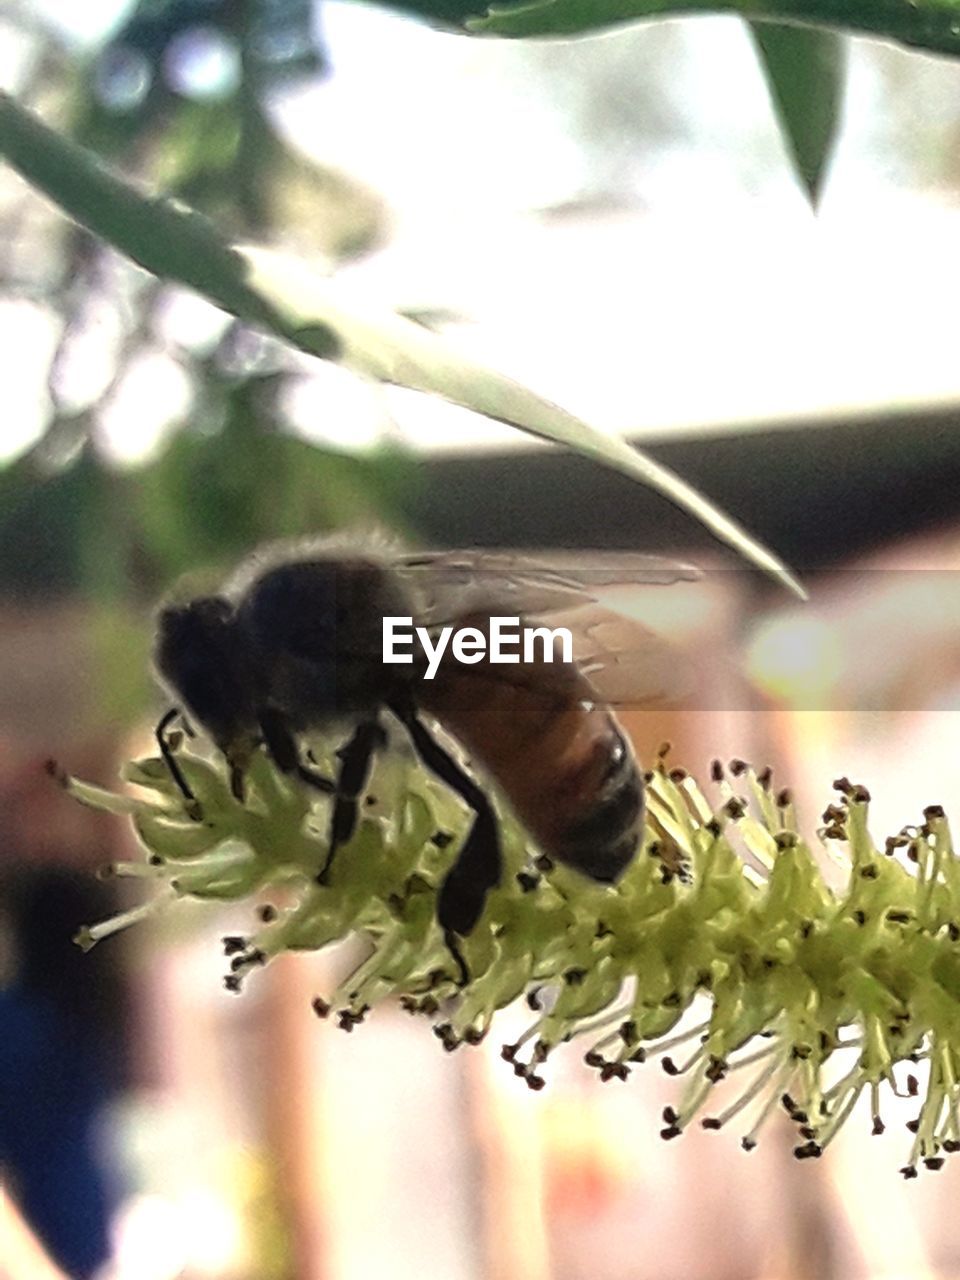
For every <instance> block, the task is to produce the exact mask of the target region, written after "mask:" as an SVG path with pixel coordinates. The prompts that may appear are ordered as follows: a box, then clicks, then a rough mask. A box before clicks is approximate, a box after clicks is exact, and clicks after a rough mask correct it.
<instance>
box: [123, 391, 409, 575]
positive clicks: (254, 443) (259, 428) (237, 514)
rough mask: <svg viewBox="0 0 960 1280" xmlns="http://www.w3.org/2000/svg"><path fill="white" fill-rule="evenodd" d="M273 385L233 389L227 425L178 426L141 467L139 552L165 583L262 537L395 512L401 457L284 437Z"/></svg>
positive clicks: (226, 559) (229, 559) (222, 562)
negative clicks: (274, 409)
mask: <svg viewBox="0 0 960 1280" xmlns="http://www.w3.org/2000/svg"><path fill="white" fill-rule="evenodd" d="M271 383H272V379H251V380H248V381H246V382H242V383H237V384H235V385H234V386H232V387H230V388H229V390H228V392H227V405H226V422H225V424H224V426H223V428H222V429H220V430H218V431H216V432H213V433H209V432H207V433H202V432H198V431H193V430H185V431H181V432H179V433H178V434H177V435H176V436H174V437H173V439H172V440H171V442H170V444H169V445H168V447H167V449H166V450H165V451H164V453H163V454H161V456H160V457H159V458H158V459H156V461H155V462H153V463H152V464H151V465H150V466H149V467H146V468H144V469H143V470H142V471H141V472H139V473H138V474H137V477H136V495H135V497H134V500H133V505H134V509H135V511H136V515H137V521H138V528H139V531H140V538H141V549H142V553H143V555H144V557H145V558H146V561H147V564H148V568H149V575H150V577H151V578H152V579H153V580H154V582H155V583H156V585H157V586H158V587H163V586H165V585H168V584H169V583H170V582H171V581H173V580H174V579H175V578H178V577H180V576H181V575H182V574H183V573H185V572H187V571H189V570H191V569H195V568H196V566H198V565H204V566H218V565H219V566H227V565H231V564H233V563H235V562H236V559H237V557H238V556H239V555H242V554H244V553H246V552H247V551H249V550H250V547H251V546H254V545H256V544H257V543H261V542H268V541H271V540H272V539H275V538H285V537H295V536H302V535H304V534H308V533H319V532H322V531H324V530H328V529H334V528H338V527H340V526H342V525H345V524H354V525H356V524H367V525H371V524H373V523H375V522H383V521H384V520H385V519H389V513H390V510H391V507H392V506H393V505H394V502H393V496H392V493H391V483H392V478H393V477H394V476H395V474H396V472H397V471H399V470H400V469H401V468H402V466H403V462H402V460H401V459H400V458H399V457H390V456H388V455H373V456H366V457H356V456H354V455H352V454H342V453H337V452H335V451H333V450H327V449H321V448H317V447H315V446H314V445H311V444H308V443H307V442H306V441H304V440H299V439H297V438H296V437H294V436H291V435H288V434H285V433H284V432H282V431H281V430H279V429H277V428H276V427H275V426H274V424H273V422H272V417H271V408H270V405H269V403H268V393H269V391H270V386H271Z"/></svg>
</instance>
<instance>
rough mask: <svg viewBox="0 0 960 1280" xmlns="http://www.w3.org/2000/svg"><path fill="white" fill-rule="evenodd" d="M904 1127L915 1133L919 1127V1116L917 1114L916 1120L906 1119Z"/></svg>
mask: <svg viewBox="0 0 960 1280" xmlns="http://www.w3.org/2000/svg"><path fill="white" fill-rule="evenodd" d="M906 1127H907V1128H908V1129H909V1130H910V1132H911V1133H916V1132H917V1131H918V1130H919V1128H920V1117H919V1116H918V1117H917V1119H916V1120H908V1121H907V1126H906Z"/></svg>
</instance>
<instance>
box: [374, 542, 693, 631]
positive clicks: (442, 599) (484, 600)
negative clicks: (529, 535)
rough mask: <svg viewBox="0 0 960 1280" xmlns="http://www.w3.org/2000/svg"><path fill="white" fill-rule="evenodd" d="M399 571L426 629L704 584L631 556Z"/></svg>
mask: <svg viewBox="0 0 960 1280" xmlns="http://www.w3.org/2000/svg"><path fill="white" fill-rule="evenodd" d="M394 568H395V570H396V571H397V572H398V573H399V574H400V575H401V576H402V577H403V578H404V579H405V580H406V581H407V583H408V585H409V586H410V588H411V589H412V591H413V592H414V593H415V598H416V599H417V602H418V620H419V622H420V625H421V626H425V627H442V626H448V625H450V624H453V623H456V622H457V621H459V620H460V619H462V618H463V617H464V615H466V614H470V613H475V612H476V613H483V612H491V611H492V612H497V613H501V614H507V615H510V616H512V615H514V614H516V615H520V616H522V617H537V618H540V617H545V616H547V615H550V614H553V613H556V612H558V611H560V610H569V609H573V608H576V607H577V606H579V605H585V604H588V603H590V602H592V601H596V600H597V598H598V596H599V595H600V594H601V593H602V594H606V593H607V592H608V591H609V590H610V589H613V588H618V587H637V586H668V585H670V584H672V583H675V582H684V581H686V582H690V581H695V580H696V579H697V578H699V577H700V571H699V570H698V569H696V568H695V567H694V566H693V565H689V564H683V563H681V562H679V561H675V560H669V559H667V558H665V557H661V556H654V555H646V554H642V553H635V552H629V551H625V552H621V551H609V552H608V551H590V552H586V553H576V552H572V551H571V552H568V551H558V552H543V553H538V554H537V555H535V556H531V555H529V554H525V553H522V552H514V551H486V550H476V551H427V552H419V553H416V554H413V555H406V556H401V557H398V558H397V560H396V561H395V563H394Z"/></svg>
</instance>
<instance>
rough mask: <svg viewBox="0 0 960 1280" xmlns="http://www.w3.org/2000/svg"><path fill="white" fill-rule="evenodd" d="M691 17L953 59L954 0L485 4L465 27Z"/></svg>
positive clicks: (514, 29) (559, 26) (551, 31)
mask: <svg viewBox="0 0 960 1280" xmlns="http://www.w3.org/2000/svg"><path fill="white" fill-rule="evenodd" d="M696 13H738V14H740V16H741V17H743V18H748V19H749V20H750V21H751V22H780V23H787V24H794V25H802V26H824V27H836V28H837V29H838V30H841V31H851V32H856V33H859V34H861V35H872V36H879V37H880V38H881V39H885V40H895V41H897V42H898V43H899V44H906V45H915V46H916V47H918V48H921V49H930V50H933V51H935V52H937V53H949V54H952V55H953V56H954V57H957V56H958V55H960V0H529V2H527V3H523V2H521V3H519V4H493V5H491V6H490V7H489V9H488V11H487V14H486V15H485V16H483V17H477V18H473V19H467V23H466V25H467V26H468V27H469V29H470V30H471V31H476V32H478V33H483V34H484V35H500V36H550V35H582V34H583V33H584V32H588V31H599V30H602V29H603V28H604V27H612V26H617V25H619V24H621V23H624V22H636V21H638V20H641V19H645V18H666V17H675V16H677V15H682V14H696Z"/></svg>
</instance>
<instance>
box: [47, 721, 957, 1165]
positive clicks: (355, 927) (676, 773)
mask: <svg viewBox="0 0 960 1280" xmlns="http://www.w3.org/2000/svg"><path fill="white" fill-rule="evenodd" d="M315 751H316V754H317V756H318V758H321V757H322V755H323V752H322V750H320V749H318V748H317V749H315ZM665 756H666V752H665V751H664V752H663V753H662V754H661V756H660V757H659V758H658V762H657V767H656V768H655V769H654V770H653V771H652V772H651V773H649V774H648V775H647V810H648V816H647V828H646V839H645V843H644V848H643V851H642V854H641V855H640V856H638V857H637V858H636V860H635V861H634V863H633V864H632V865H631V867H630V868H629V870H628V872H627V874H626V875H625V876H624V877H623V879H622V880H621V882H620V883H619V884H618V885H616V886H614V887H611V886H603V885H597V884H594V883H593V882H591V881H589V880H587V879H586V878H584V877H583V876H582V875H580V874H578V873H577V872H575V871H573V870H570V869H567V868H563V867H554V866H551V865H550V864H549V862H548V861H547V860H546V859H543V858H539V859H538V858H537V857H536V852H535V851H534V850H532V849H531V848H530V847H529V846H528V845H527V843H526V841H525V839H524V837H523V834H522V833H521V832H520V831H519V830H518V828H517V827H516V824H514V823H512V822H511V821H510V820H509V819H505V821H504V832H503V839H504V861H505V868H506V870H505V874H504V879H503V883H502V884H501V885H500V887H499V888H498V889H496V890H495V891H494V892H492V893H491V894H490V897H489V899H488V902H487V906H486V910H485V912H484V915H483V917H482V919H481V921H480V923H479V924H478V926H477V928H476V929H475V930H474V932H473V933H472V934H471V935H470V936H469V937H468V938H466V939H464V941H463V953H464V957H465V959H466V962H467V966H468V969H469V973H470V981H469V983H468V984H467V985H466V986H465V987H460V986H458V984H457V967H456V965H455V963H454V962H453V960H452V957H451V955H450V953H449V951H448V950H447V948H446V946H445V944H444V940H443V937H442V935H441V931H440V929H439V927H438V926H437V923H436V895H437V890H438V887H439V885H440V884H441V882H442V880H443V877H444V875H445V873H446V870H447V868H448V867H449V866H450V864H451V862H452V860H453V858H454V857H455V855H456V852H457V847H458V843H459V841H460V839H461V838H462V836H463V834H464V828H465V826H466V821H467V815H466V813H465V812H464V811H462V810H461V809H460V807H459V804H458V802H457V801H456V800H455V798H453V797H452V796H451V795H450V794H449V793H448V792H446V791H445V790H444V789H443V788H442V787H441V786H440V785H439V784H436V783H434V782H433V781H432V780H430V779H429V778H427V777H425V776H424V775H423V774H422V773H421V772H420V771H419V770H418V769H417V768H416V767H415V766H413V765H412V764H410V763H408V762H404V761H403V759H402V758H401V759H399V760H398V759H396V758H394V759H389V758H388V759H387V760H385V761H384V762H383V763H382V764H381V765H380V766H378V770H377V772H376V773H375V775H374V780H373V785H372V788H371V794H370V795H369V796H368V797H367V804H366V807H365V811H364V815H363V818H362V820H361V822H360V824H359V828H358V831H357V833H356V836H355V837H354V839H353V841H352V842H351V844H350V845H349V847H347V848H346V849H344V850H343V851H342V852H341V853H340V854H338V858H337V861H336V863H335V864H334V869H333V874H332V877H331V880H330V883H328V884H325V885H320V884H318V883H317V879H316V875H317V870H318V868H320V867H322V866H323V864H324V861H325V857H326V831H327V823H328V820H329V814H328V808H327V805H328V804H329V801H328V799H327V798H326V797H323V796H320V795H318V794H317V793H316V792H315V791H312V790H309V789H306V788H304V787H302V786H301V785H299V784H297V783H291V782H290V781H289V780H287V779H286V778H284V777H281V776H280V775H279V774H278V773H277V772H276V770H275V769H274V768H273V766H272V765H271V764H270V762H269V761H268V759H267V758H266V756H265V755H263V754H259V755H258V756H257V757H256V758H255V760H254V761H253V764H252V767H251V770H250V774H249V778H248V784H249V785H248V788H247V796H246V799H245V801H244V802H243V803H240V802H239V801H238V800H237V799H236V798H235V797H234V796H233V795H232V794H231V791H230V787H229V783H228V778H227V776H226V773H225V771H224V770H223V769H222V768H221V767H220V766H219V764H217V763H211V762H210V761H209V760H206V759H204V758H202V757H201V756H199V755H197V754H194V753H193V750H190V751H187V750H185V749H183V744H180V749H179V755H178V759H179V763H180V766H181V768H182V770H183V773H184V775H185V777H186V780H187V782H188V783H189V787H190V789H191V790H192V791H193V793H194V795H195V796H196V798H197V804H198V805H199V810H198V809H197V807H196V806H193V805H191V806H189V808H188V807H185V805H184V801H183V798H182V794H181V792H180V791H179V790H178V788H177V786H176V785H175V784H174V782H173V780H172V778H171V776H170V773H169V771H168V769H167V767H166V766H165V765H164V763H163V762H162V761H161V760H159V759H148V760H142V761H138V762H136V763H133V764H130V765H129V766H128V767H127V769H126V770H125V778H126V780H127V781H128V782H132V783H135V784H136V785H137V786H138V787H139V788H141V789H143V790H145V791H146V792H147V793H149V798H147V799H134V798H132V797H130V796H127V795H117V794H114V793H112V792H108V791H104V790H101V789H99V788H96V787H92V786H89V785H87V784H85V783H81V782H78V781H76V780H74V779H71V778H65V777H64V778H62V779H61V780H62V781H63V783H64V785H65V786H66V788H67V789H68V790H69V791H70V793H71V794H72V795H74V796H75V797H76V798H77V799H78V800H81V801H82V802H84V803H85V804H89V805H92V806H94V807H96V808H101V809H106V810H109V811H112V812H115V813H122V814H126V815H127V816H129V818H130V820H131V821H132V822H133V824H134V827H135V829H136V832H137V835H138V837H139V839H140V842H141V844H142V845H143V846H144V848H145V853H146V857H145V860H144V861H143V862H142V863H122V864H117V865H115V866H114V867H113V868H112V870H113V872H114V873H115V874H117V875H124V876H139V877H141V878H145V879H149V880H151V881H154V882H155V886H154V892H153V893H152V895H151V896H150V897H149V898H148V899H147V901H146V902H145V903H144V904H143V905H142V906H140V907H137V908H135V909H134V910H133V911H130V912H127V913H125V914H123V915H120V916H117V917H115V918H113V919H111V920H108V921H106V922H104V923H102V924H98V925H94V926H92V927H90V928H88V929H85V930H83V931H82V933H81V935H80V936H79V938H78V942H79V943H80V944H81V945H82V946H92V945H93V944H94V943H95V942H97V941H99V940H100V939H101V938H103V937H105V936H106V935H107V934H109V933H112V932H114V931H115V930H117V929H119V928H122V927H124V926H125V925H127V924H130V923H132V922H134V921H136V920H140V919H143V918H144V917H145V916H147V915H152V914H154V913H156V912H158V911H161V910H163V909H165V908H168V907H170V906H171V905H173V904H174V903H176V901H177V900H178V899H180V898H185V897H193V898H200V899H230V900H236V899H241V898H250V899H252V900H253V903H254V904H256V920H255V926H254V927H253V928H252V929H251V931H250V933H249V934H247V935H245V936H243V937H231V938H227V939H225V950H226V953H227V957H228V966H229V971H228V973H227V976H226V979H225V981H226V985H227V987H228V988H229V989H230V990H234V991H237V990H239V989H240V987H241V985H242V983H243V981H244V979H245V978H246V976H247V975H248V974H249V973H250V972H251V971H252V970H254V969H256V968H258V967H259V966H261V965H263V964H266V963H268V962H269V961H270V959H271V958H272V957H273V956H275V955H277V954H278V953H280V952H282V951H287V950H316V949H319V948H321V947H325V946H327V945H329V944H331V943H333V942H336V941H338V940H339V939H342V938H345V937H347V936H348V935H351V934H360V935H362V936H364V937H365V938H367V939H368V940H369V943H370V952H369V955H368V957H367V958H366V959H365V960H364V961H363V963H362V964H361V965H360V966H359V967H358V968H357V969H355V970H354V971H353V972H352V973H351V974H349V975H348V976H347V977H346V978H344V980H343V981H342V982H341V983H340V984H339V986H338V987H337V988H336V990H335V991H332V992H326V993H324V994H323V995H322V996H318V997H317V999H316V1000H315V1001H314V1008H315V1010H316V1011H317V1012H318V1013H319V1014H320V1015H322V1016H327V1015H328V1014H335V1015H336V1017H337V1019H338V1020H339V1023H340V1025H341V1026H342V1027H344V1028H345V1029H347V1030H349V1029H351V1028H352V1027H353V1026H354V1025H355V1024H356V1023H358V1022H360V1021H362V1019H363V1018H364V1016H365V1015H366V1013H367V1012H368V1011H369V1010H370V1009H372V1008H373V1007H374V1006H375V1005H377V1004H378V1003H379V1002H380V1001H382V1000H383V999H384V998H386V997H388V996H393V997H398V998H399V1000H400V1002H401V1004H402V1005H403V1007H404V1008H406V1009H407V1010H409V1011H410V1012H411V1013H414V1014H419V1015H423V1016H425V1017H426V1018H428V1019H429V1020H430V1021H431V1022H432V1023H433V1025H434V1030H435V1032H436V1034H437V1035H438V1036H439V1037H440V1039H441V1041H442V1043H443V1045H444V1047H445V1048H447V1049H454V1048H456V1047H457V1046H459V1045H461V1044H464V1043H466V1044H476V1043H478V1042H479V1041H480V1040H482V1039H483V1038H484V1036H485V1035H486V1034H487V1031H488V1030H489V1028H490V1024H491V1021H492V1019H493V1017H494V1014H495V1013H496V1011H497V1010H498V1009H500V1008H502V1007H503V1006H505V1005H507V1004H510V1003H512V1002H513V1001H515V1000H516V999H517V998H518V997H520V996H522V995H526V999H527V1002H528V1004H529V1006H530V1008H531V1010H532V1013H533V1016H532V1020H531V1024H530V1026H529V1028H528V1030H527V1031H526V1032H525V1033H524V1034H523V1035H522V1036H521V1037H520V1039H519V1040H518V1041H517V1042H516V1043H514V1044H510V1045H506V1046H504V1049H503V1056H504V1058H506V1059H507V1061H508V1062H510V1063H511V1064H512V1066H513V1070H514V1071H515V1073H516V1074H517V1075H518V1076H520V1077H522V1078H523V1079H524V1080H525V1081H526V1083H527V1084H528V1085H529V1086H530V1087H531V1088H540V1087H541V1086H542V1085H543V1083H544V1075H543V1066H544V1064H545V1063H546V1061H547V1059H548V1058H549V1056H550V1054H551V1053H552V1052H553V1051H554V1049H556V1048H557V1047H558V1046H560V1045H562V1044H565V1043H566V1042H568V1041H571V1040H574V1039H578V1040H581V1041H583V1042H584V1043H585V1044H586V1045H587V1046H588V1047H587V1049H586V1052H585V1060H586V1062H587V1063H588V1064H589V1065H591V1066H593V1067H595V1068H596V1069H597V1071H598V1073H599V1075H600V1078H601V1080H612V1079H620V1080H623V1079H626V1077H627V1076H628V1075H629V1074H630V1073H631V1071H632V1070H633V1069H634V1067H636V1066H637V1065H639V1064H640V1063H643V1062H645V1061H649V1060H650V1059H653V1058H656V1059H658V1060H659V1061H660V1063H661V1065H662V1067H663V1068H664V1069H665V1070H666V1071H667V1072H668V1073H669V1074H671V1075H677V1076H683V1077H684V1078H685V1082H686V1083H685V1088H684V1090H683V1092H682V1095H681V1097H680V1098H679V1100H678V1102H677V1103H676V1105H675V1106H674V1107H668V1108H667V1109H666V1111H665V1113H664V1121H665V1127H664V1128H663V1130H662V1135H663V1137H664V1138H672V1137H675V1136H677V1135H678V1134H680V1133H681V1132H682V1131H683V1130H684V1129H685V1128H687V1127H688V1126H689V1125H690V1124H691V1123H694V1122H695V1121H699V1123H700V1124H701V1125H702V1126H703V1127H704V1128H708V1129H719V1128H721V1127H723V1126H724V1125H726V1124H727V1123H728V1122H730V1121H732V1120H734V1119H735V1118H736V1119H737V1120H738V1122H740V1123H742V1125H743V1128H744V1129H745V1132H744V1134H743V1137H742V1145H743V1146H744V1147H745V1148H746V1149H750V1148H752V1147H753V1146H755V1145H756V1142H757V1138H758V1135H759V1132H760V1129H761V1128H762V1126H763V1124H764V1121H765V1120H766V1119H767V1117H768V1116H769V1115H770V1114H771V1112H772V1111H773V1110H774V1109H775V1108H777V1107H783V1108H784V1109H785V1110H786V1112H787V1114H788V1115H789V1116H790V1118H791V1119H792V1120H793V1121H794V1122H795V1123H796V1125H797V1129H798V1135H799V1140H798V1144H797V1146H796V1148H795V1154H796V1156H797V1157H798V1158H801V1159H803V1158H806V1157H814V1156H819V1155H820V1154H821V1153H822V1152H823V1150H824V1148H825V1147H826V1146H827V1145H828V1144H829V1143H830V1141H831V1140H832V1139H833V1137H834V1136H835V1134H836V1133H837V1132H838V1130H839V1128H840V1126H841V1125H842V1124H843V1122H844V1120H845V1119H846V1118H847V1116H848V1115H849V1114H850V1112H851V1111H852V1109H853V1107H854V1104H855V1103H856V1101H857V1099H858V1098H859V1097H860V1096H861V1094H862V1093H863V1092H864V1091H868V1093H869V1097H870V1101H871V1106H872V1114H873V1131H874V1132H875V1133H880V1132H882V1131H883V1121H882V1120H881V1116H880V1101H881V1089H882V1088H883V1087H888V1088H891V1089H893V1090H894V1091H895V1092H896V1093H898V1094H900V1095H909V1096H917V1097H918V1099H919V1098H920V1085H919V1081H918V1076H919V1075H921V1074H922V1075H924V1076H925V1077H927V1083H926V1089H925V1093H924V1094H923V1097H922V1100H920V1109H919V1112H918V1115H917V1118H916V1120H915V1121H913V1122H911V1124H910V1126H909V1128H910V1129H911V1130H912V1131H913V1133H914V1135H915V1136H914V1140H913V1144H912V1149H911V1152H910V1155H909V1158H908V1162H907V1164H906V1165H905V1166H904V1168H903V1170H902V1172H903V1174H904V1175H905V1176H907V1177H913V1176H915V1175H916V1172H917V1169H918V1166H919V1165H920V1164H923V1165H925V1166H926V1167H927V1168H929V1169H937V1168H939V1167H940V1165H941V1164H942V1162H943V1156H944V1154H945V1153H948V1152H950V1151H954V1150H957V1149H960V1112H958V1103H960V1085H958V1074H960V1061H958V1057H960V863H958V861H957V858H956V857H955V856H954V851H953V846H952V842H951V838H950V831H949V827H948V824H947V820H946V818H945V816H944V814H943V811H942V810H941V809H940V808H938V807H932V808H929V809H927V810H926V811H925V813H924V820H923V822H922V824H921V825H919V826H917V827H908V828H905V829H904V830H903V831H901V832H900V833H898V834H897V835H895V836H893V837H892V838H891V839H889V840H887V842H886V844H885V845H884V846H883V847H882V848H878V847H877V846H876V845H875V844H874V842H873V840H872V838H871V836H870V833H869V831H868V829H867V811H868V804H869V796H868V794H867V792H866V791H865V790H864V789H863V788H862V787H857V786H854V785H852V784H851V783H849V782H848V781H847V780H846V779H841V780H839V781H838V782H836V783H835V784H834V785H835V788H836V791H837V793H838V794H837V799H836V800H835V802H834V803H832V804H831V805H829V806H828V808H827V810H826V812H825V813H824V815H823V824H824V825H823V826H822V828H821V829H820V831H819V832H818V836H819V838H820V840H821V841H822V842H830V844H831V846H832V847H833V848H834V849H838V848H840V847H841V846H845V848H846V851H847V856H846V858H845V859H844V865H845V867H846V885H845V887H844V888H843V889H842V890H835V889H832V888H830V887H828V884H827V882H826V880H825V879H824V876H823V874H822V871H821V869H820V866H819V865H818V862H817V860H816V858H815V857H814V854H813V853H812V851H811V848H810V846H809V845H808V843H807V842H806V841H805V839H804V838H803V836H802V835H801V834H800V829H799V826H798V823H797V818H796V815H795V813H794V808H793V804H792V801H791V797H790V795H789V793H788V792H786V791H781V792H779V793H778V792H776V791H775V790H774V789H773V787H772V784H771V778H770V774H769V771H765V772H762V773H757V772H756V771H755V770H754V769H753V768H751V767H750V766H748V765H746V764H744V763H743V762H740V761H735V762H733V763H732V764H731V765H730V766H729V768H728V769H726V770H725V769H723V768H721V766H720V765H719V764H715V765H714V766H713V770H712V780H711V788H710V792H711V795H715V799H714V800H713V801H710V800H708V799H707V797H706V795H705V793H704V791H702V790H701V789H700V787H699V786H698V785H697V784H696V783H695V782H694V781H693V779H692V778H691V777H690V776H689V775H688V774H687V773H686V772H685V771H684V770H682V769H672V768H669V767H668V765H667V763H666V758H665ZM321 763H323V761H322V759H321ZM691 1006H692V1007H693V1008H692V1009H691ZM688 1011H689V1012H688ZM914 1064H922V1066H920V1067H918V1066H915V1065H914ZM731 1077H736V1083H734V1082H733V1081H732V1080H731Z"/></svg>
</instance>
